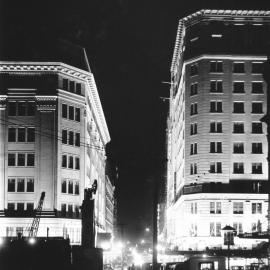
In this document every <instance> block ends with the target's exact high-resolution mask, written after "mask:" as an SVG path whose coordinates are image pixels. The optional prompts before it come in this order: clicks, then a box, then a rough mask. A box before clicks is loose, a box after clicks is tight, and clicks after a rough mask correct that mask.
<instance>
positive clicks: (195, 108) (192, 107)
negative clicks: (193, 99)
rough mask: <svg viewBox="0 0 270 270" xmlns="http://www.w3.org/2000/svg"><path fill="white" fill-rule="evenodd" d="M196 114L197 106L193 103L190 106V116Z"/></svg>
mask: <svg viewBox="0 0 270 270" xmlns="http://www.w3.org/2000/svg"><path fill="white" fill-rule="evenodd" d="M194 114H198V104H197V103H193V104H191V105H190V115H194Z"/></svg>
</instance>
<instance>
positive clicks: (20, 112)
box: [8, 101, 36, 116]
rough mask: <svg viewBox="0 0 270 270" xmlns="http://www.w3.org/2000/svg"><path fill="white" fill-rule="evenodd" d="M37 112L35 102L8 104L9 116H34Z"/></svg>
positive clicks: (11, 102)
mask: <svg viewBox="0 0 270 270" xmlns="http://www.w3.org/2000/svg"><path fill="white" fill-rule="evenodd" d="M35 110H36V108H35V102H26V101H18V102H15V101H14V102H13V101H10V102H9V103H8V115H9V116H34V115H35Z"/></svg>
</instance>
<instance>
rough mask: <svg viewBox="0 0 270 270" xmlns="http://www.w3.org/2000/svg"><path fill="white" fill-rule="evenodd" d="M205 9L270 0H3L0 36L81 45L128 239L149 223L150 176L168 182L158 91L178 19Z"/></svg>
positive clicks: (256, 5)
mask: <svg viewBox="0 0 270 270" xmlns="http://www.w3.org/2000/svg"><path fill="white" fill-rule="evenodd" d="M207 8H211V9H270V1H269V0H265V1H264V0H258V1H247V0H245V1H243V0H235V1H233V0H227V1H225V0H224V1H222V0H220V1H218V0H213V1H207V0H201V1H200V0H189V1H183V0H167V1H165V0H164V1H160V0H144V1H141V0H88V1H83V0H76V1H57V0H55V1H38V0H36V1H31V2H30V1H10V0H9V1H3V0H2V1H1V2H0V11H1V14H0V15H1V19H0V20H1V26H0V31H1V32H0V33H1V36H0V37H1V40H0V42H2V41H3V40H4V42H6V43H8V42H9V41H7V40H13V42H17V43H18V44H19V46H18V47H17V49H18V50H24V49H26V48H27V47H28V46H31V43H32V42H35V40H40V39H41V38H43V39H54V38H61V39H65V40H69V41H70V42H73V43H75V44H78V45H81V46H83V47H85V48H86V51H87V54H88V58H89V63H90V66H91V70H92V72H93V74H94V77H95V80H96V84H97V88H98V91H99V94H100V99H101V103H102V105H103V109H104V114H105V117H106V120H107V124H108V128H109V132H110V135H111V139H112V140H111V143H110V144H109V145H108V147H107V155H108V160H109V161H110V163H111V164H112V165H113V166H117V167H118V170H119V179H118V181H117V182H116V183H115V185H116V195H117V205H118V206H117V207H118V222H119V223H120V224H122V228H123V233H124V237H126V238H130V237H132V238H134V237H135V236H137V237H141V236H142V235H143V230H144V228H145V227H147V226H150V227H151V217H152V212H151V207H152V194H153V188H152V187H153V181H159V182H161V183H162V182H164V181H165V176H166V170H165V168H166V166H165V162H166V156H165V132H166V116H167V113H168V104H167V102H168V101H162V99H160V97H168V96H169V87H170V86H169V85H168V84H164V83H162V81H167V82H168V81H170V72H169V70H170V64H171V59H172V55H173V49H174V43H175V38H176V31H177V26H178V20H179V19H180V18H181V17H184V16H187V15H189V14H190V13H193V12H196V11H198V10H200V9H207ZM6 36H8V37H9V39H6V40H5V37H6ZM10 37H11V38H10ZM0 48H1V47H0ZM10 60H12V59H10ZM25 60H26V59H25Z"/></svg>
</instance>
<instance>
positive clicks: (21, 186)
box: [17, 178, 25, 192]
mask: <svg viewBox="0 0 270 270" xmlns="http://www.w3.org/2000/svg"><path fill="white" fill-rule="evenodd" d="M24 191H25V190H24V178H18V179H17V192H24Z"/></svg>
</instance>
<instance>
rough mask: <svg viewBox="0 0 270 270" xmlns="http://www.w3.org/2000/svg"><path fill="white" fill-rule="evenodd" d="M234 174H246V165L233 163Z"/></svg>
mask: <svg viewBox="0 0 270 270" xmlns="http://www.w3.org/2000/svg"><path fill="white" fill-rule="evenodd" d="M233 173H235V174H243V173H244V163H243V162H234V163H233Z"/></svg>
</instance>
